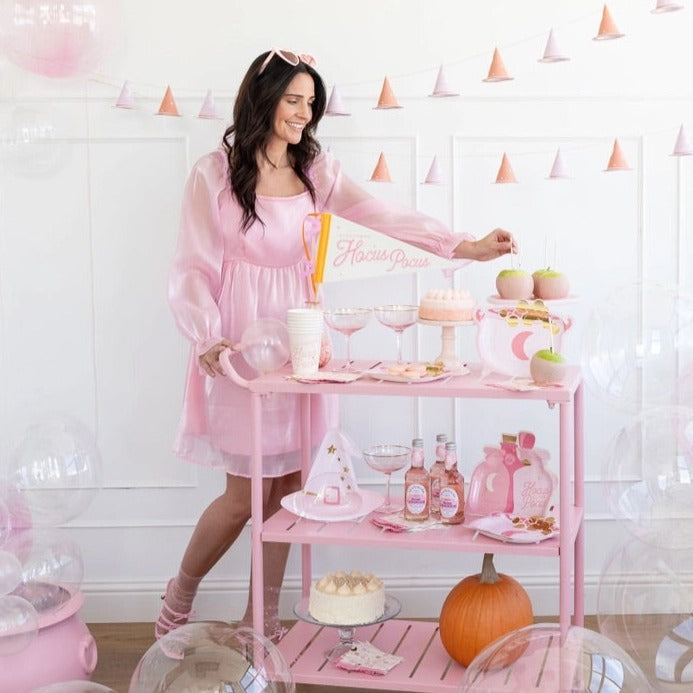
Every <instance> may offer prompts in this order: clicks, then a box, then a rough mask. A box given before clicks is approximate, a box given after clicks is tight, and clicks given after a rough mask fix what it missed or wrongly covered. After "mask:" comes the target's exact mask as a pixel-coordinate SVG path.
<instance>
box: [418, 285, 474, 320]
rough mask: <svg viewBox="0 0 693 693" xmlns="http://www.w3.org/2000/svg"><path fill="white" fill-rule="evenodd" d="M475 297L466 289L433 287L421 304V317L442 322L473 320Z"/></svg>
mask: <svg viewBox="0 0 693 693" xmlns="http://www.w3.org/2000/svg"><path fill="white" fill-rule="evenodd" d="M473 316H474V299H473V298H472V295H471V294H470V293H469V291H465V290H464V289H459V290H458V289H433V290H432V291H429V292H428V293H427V294H426V295H425V296H424V297H423V298H422V299H421V303H420V304H419V317H420V318H421V319H422V320H434V321H440V322H461V321H465V320H472V319H473Z"/></svg>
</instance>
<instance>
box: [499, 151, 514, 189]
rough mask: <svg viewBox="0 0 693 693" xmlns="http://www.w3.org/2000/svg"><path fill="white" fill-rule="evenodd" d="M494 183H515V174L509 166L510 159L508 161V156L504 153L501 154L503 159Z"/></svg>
mask: <svg viewBox="0 0 693 693" xmlns="http://www.w3.org/2000/svg"><path fill="white" fill-rule="evenodd" d="M496 183H517V178H515V172H514V171H513V167H512V166H511V165H510V159H508V155H507V154H506V153H505V152H503V159H502V161H501V165H500V168H499V169H498V175H497V176H496Z"/></svg>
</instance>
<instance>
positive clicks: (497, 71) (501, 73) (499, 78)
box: [484, 48, 513, 82]
mask: <svg viewBox="0 0 693 693" xmlns="http://www.w3.org/2000/svg"><path fill="white" fill-rule="evenodd" d="M510 79H513V78H512V77H511V76H510V75H509V74H508V71H507V70H506V69H505V64H504V63H503V58H502V57H501V54H500V51H499V50H498V48H494V49H493V58H492V60H491V66H490V67H489V69H488V76H487V77H486V78H485V79H484V82H504V81H506V80H510Z"/></svg>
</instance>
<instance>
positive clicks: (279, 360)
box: [241, 318, 289, 374]
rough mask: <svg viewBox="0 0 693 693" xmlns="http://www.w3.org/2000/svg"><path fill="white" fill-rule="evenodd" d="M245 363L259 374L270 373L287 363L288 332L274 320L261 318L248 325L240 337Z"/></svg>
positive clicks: (284, 326) (282, 324) (278, 321)
mask: <svg viewBox="0 0 693 693" xmlns="http://www.w3.org/2000/svg"><path fill="white" fill-rule="evenodd" d="M241 353H242V354H243V358H244V359H245V361H246V363H247V364H248V365H249V366H250V367H251V368H253V369H254V370H255V371H257V372H259V373H263V374H265V373H272V372H274V371H276V370H279V369H280V368H281V367H282V366H283V365H285V364H286V363H287V362H288V361H289V332H288V330H287V327H286V325H285V324H284V323H283V322H281V321H280V320H276V319H275V318H261V319H260V320H256V321H255V322H254V323H252V324H250V325H248V327H246V329H245V330H244V331H243V335H242V337H241Z"/></svg>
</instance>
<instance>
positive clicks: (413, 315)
mask: <svg viewBox="0 0 693 693" xmlns="http://www.w3.org/2000/svg"><path fill="white" fill-rule="evenodd" d="M373 312H374V313H375V317H376V318H377V319H378V322H380V323H381V324H383V325H385V326H386V327H389V328H390V329H391V330H394V331H395V336H396V338H397V363H403V360H402V332H404V330H406V329H407V327H411V326H412V325H413V324H414V323H416V321H417V320H418V317H419V307H418V306H408V305H388V306H378V307H377V308H373Z"/></svg>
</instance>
